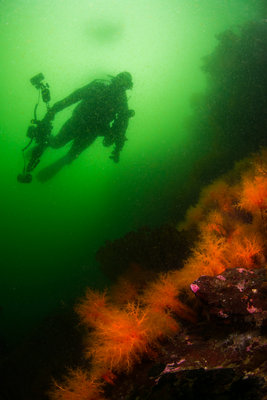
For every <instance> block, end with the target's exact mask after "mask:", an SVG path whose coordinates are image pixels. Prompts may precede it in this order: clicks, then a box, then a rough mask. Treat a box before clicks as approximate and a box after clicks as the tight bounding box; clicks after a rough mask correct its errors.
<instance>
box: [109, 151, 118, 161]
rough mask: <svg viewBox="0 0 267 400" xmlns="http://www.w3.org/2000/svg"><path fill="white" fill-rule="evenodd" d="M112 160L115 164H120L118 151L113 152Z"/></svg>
mask: <svg viewBox="0 0 267 400" xmlns="http://www.w3.org/2000/svg"><path fill="white" fill-rule="evenodd" d="M109 158H110V159H111V160H113V161H114V163H116V164H118V162H119V161H120V153H119V151H117V150H113V152H112V153H111V156H110V157H109Z"/></svg>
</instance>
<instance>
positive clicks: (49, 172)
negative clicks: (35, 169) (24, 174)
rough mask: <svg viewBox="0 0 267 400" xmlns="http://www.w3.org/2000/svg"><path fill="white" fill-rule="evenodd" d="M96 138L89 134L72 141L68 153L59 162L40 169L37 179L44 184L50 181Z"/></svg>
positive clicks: (94, 135)
mask: <svg viewBox="0 0 267 400" xmlns="http://www.w3.org/2000/svg"><path fill="white" fill-rule="evenodd" d="M96 138H97V135H96V134H91V135H88V136H86V137H83V138H80V137H77V138H76V139H74V141H73V143H72V146H71V148H70V150H69V151H68V153H67V154H66V155H65V156H63V157H61V158H60V159H59V160H57V161H55V162H54V163H53V164H51V165H49V166H48V167H46V168H44V169H42V170H41V171H40V172H39V173H38V175H37V179H38V180H39V181H41V182H45V181H48V180H49V179H51V178H52V177H53V176H55V175H56V174H57V173H58V172H59V171H60V170H61V169H62V168H63V167H65V165H68V164H70V163H72V161H74V160H75V159H76V158H77V157H78V156H79V155H80V154H81V153H82V152H83V151H84V150H85V149H86V148H87V147H88V146H90V145H91V144H92V143H93V142H94V141H95V139H96Z"/></svg>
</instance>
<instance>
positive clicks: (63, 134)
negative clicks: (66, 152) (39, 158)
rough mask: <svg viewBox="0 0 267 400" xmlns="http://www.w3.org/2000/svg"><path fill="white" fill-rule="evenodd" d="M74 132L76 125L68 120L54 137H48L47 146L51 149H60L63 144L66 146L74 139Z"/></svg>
mask: <svg viewBox="0 0 267 400" xmlns="http://www.w3.org/2000/svg"><path fill="white" fill-rule="evenodd" d="M76 131H77V126H76V124H75V123H74V122H73V121H72V119H71V118H70V119H68V121H66V122H65V124H64V125H63V126H62V127H61V129H60V131H59V132H58V134H57V135H56V136H50V137H49V143H48V144H49V146H50V147H52V148H53V149H59V148H60V147H63V146H65V144H67V143H68V142H69V141H70V140H73V139H74V137H75V132H76Z"/></svg>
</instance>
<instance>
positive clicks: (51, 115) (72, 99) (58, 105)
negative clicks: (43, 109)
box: [45, 83, 91, 120]
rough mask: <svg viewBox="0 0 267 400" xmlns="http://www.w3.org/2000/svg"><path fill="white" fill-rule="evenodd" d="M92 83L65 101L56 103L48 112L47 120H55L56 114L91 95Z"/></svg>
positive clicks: (76, 91)
mask: <svg viewBox="0 0 267 400" xmlns="http://www.w3.org/2000/svg"><path fill="white" fill-rule="evenodd" d="M90 89H91V83H89V84H88V85H86V86H83V87H82V88H80V89H77V90H75V91H74V92H73V93H71V94H70V95H69V96H67V97H65V99H63V100H60V101H58V102H56V103H55V104H54V105H53V106H52V107H51V108H50V109H49V110H48V112H47V114H46V116H45V119H49V120H51V119H54V117H55V114H56V113H57V112H59V111H62V110H64V108H66V107H69V106H71V105H72V104H74V103H77V102H78V101H81V100H82V99H83V98H85V97H87V96H89V95H90Z"/></svg>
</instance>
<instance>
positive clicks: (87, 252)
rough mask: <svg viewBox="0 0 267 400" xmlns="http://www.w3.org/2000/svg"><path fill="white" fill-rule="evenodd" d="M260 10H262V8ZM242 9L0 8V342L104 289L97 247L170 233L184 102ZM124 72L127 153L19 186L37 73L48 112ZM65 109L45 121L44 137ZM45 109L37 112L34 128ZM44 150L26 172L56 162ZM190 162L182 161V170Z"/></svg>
mask: <svg viewBox="0 0 267 400" xmlns="http://www.w3.org/2000/svg"><path fill="white" fill-rule="evenodd" d="M262 4H264V3H262ZM262 4H261V2H260V1H251V0H164V1H163V0H134V1H133V0H79V1H74V0H58V1H53V0H47V1H46V0H37V1H34V0H0V48H1V72H0V87H1V107H0V163H1V171H2V173H1V200H0V201H1V244H0V246H1V278H0V305H1V312H0V324H1V332H2V335H3V336H5V337H6V338H15V339H16V340H17V339H18V338H19V337H20V335H22V334H24V333H25V332H27V331H28V330H30V329H31V328H32V327H33V326H34V325H35V324H37V323H38V322H39V321H40V320H42V319H43V318H44V317H45V316H46V315H48V314H49V313H50V312H52V311H53V310H54V309H55V308H57V307H60V306H61V305H62V304H66V303H68V302H71V301H72V299H74V298H75V297H76V296H79V295H81V294H82V293H83V290H84V287H85V286H87V285H91V286H93V287H103V286H105V285H106V284H108V281H107V279H106V278H105V277H104V276H103V275H102V274H101V272H100V271H99V269H98V266H97V263H96V261H95V252H96V251H97V249H98V248H99V247H100V246H101V245H103V243H104V242H105V241H106V240H112V239H115V238H118V237H121V236H123V235H124V234H125V233H127V232H129V231H131V230H134V229H137V228H138V227H140V226H142V225H149V226H157V225H159V224H161V223H164V222H175V221H176V220H177V218H178V217H181V216H182V215H183V213H184V209H185V205H184V204H183V193H181V187H183V186H184V185H185V179H186V178H185V177H186V174H187V169H188V165H189V164H190V163H193V162H194V155H193V154H192V155H191V156H190V155H189V157H188V153H187V151H186V149H187V146H188V145H189V144H190V141H191V140H192V138H191V136H190V132H189V131H188V129H187V126H188V125H187V124H186V123H185V121H188V118H189V117H190V115H191V113H192V110H191V106H190V104H191V100H190V99H191V98H192V95H194V94H195V93H199V92H202V91H204V90H205V85H206V81H205V76H204V73H203V72H202V71H201V69H200V66H201V62H202V61H201V59H202V57H203V56H205V55H207V54H209V53H210V52H211V51H212V50H213V49H214V47H215V45H216V38H215V34H217V33H219V32H221V31H224V30H225V29H228V28H231V29H234V30H235V29H238V28H239V27H240V26H241V25H242V24H243V23H245V22H246V21H249V20H253V19H256V18H258V17H259V11H260V10H261V8H260V6H261V5H262ZM125 70H126V71H130V72H131V74H132V76H133V81H134V87H133V90H132V91H131V92H128V95H129V107H130V108H133V109H135V111H136V116H135V117H134V118H133V119H132V120H131V121H130V124H129V128H128V131H127V137H128V139H129V140H128V141H127V143H126V145H125V148H124V150H123V152H122V155H121V161H120V163H119V164H118V165H116V164H114V163H113V162H112V161H111V160H110V159H109V155H110V152H111V150H110V148H105V147H103V146H102V143H101V139H100V138H99V139H98V140H97V141H96V142H95V143H94V144H93V145H92V146H91V147H90V148H89V149H87V151H85V152H84V153H82V155H81V156H80V157H79V159H77V160H76V161H75V162H74V163H73V164H72V165H70V166H67V167H66V168H65V169H64V170H62V171H61V172H60V173H59V174H58V175H57V176H56V177H54V178H53V179H51V181H49V182H47V183H45V184H42V183H40V182H38V181H37V180H36V179H34V180H33V182H32V183H31V184H30V185H22V184H19V183H18V182H17V180H16V176H17V174H18V173H19V172H20V171H21V170H22V167H23V159H22V153H21V149H22V148H23V147H24V146H25V145H26V144H27V142H28V141H27V138H26V136H25V133H26V129H27V126H28V124H29V121H30V119H31V118H32V117H33V107H34V105H35V103H36V101H37V91H36V89H35V88H34V87H33V86H31V84H30V82H29V79H30V78H31V77H32V76H34V75H35V74H37V73H39V72H42V73H43V74H44V75H45V79H46V81H47V82H49V84H50V89H51V96H52V104H53V102H55V101H58V100H61V99H62V98H64V97H65V96H67V95H68V94H70V93H71V92H72V91H73V90H75V89H77V88H79V87H81V86H83V85H85V84H87V83H89V82H90V81H91V80H93V79H95V78H106V76H107V74H113V75H115V74H117V73H119V72H121V71H125ZM72 109H73V107H70V108H69V109H66V110H64V111H63V112H61V113H59V114H58V115H57V116H56V119H55V123H54V133H56V132H57V131H58V129H59V128H60V126H61V125H62V124H63V122H64V121H65V120H66V119H67V118H68V117H69V116H70V115H71V112H72ZM44 113H45V107H44V105H41V106H40V107H39V109H38V115H39V116H40V117H41V116H42V115H44ZM68 148H69V146H66V147H65V148H63V149H60V150H52V149H51V150H50V149H49V150H47V151H46V153H45V154H44V155H43V157H42V160H41V164H40V166H38V167H37V169H36V172H38V170H39V169H40V168H41V166H42V167H44V166H46V165H49V164H50V163H51V162H52V161H54V160H56V159H57V158H59V157H60V156H62V155H63V154H65V153H66V151H67V150H68ZM190 157H191V158H190Z"/></svg>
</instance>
